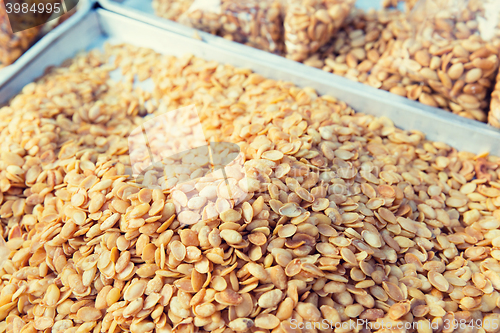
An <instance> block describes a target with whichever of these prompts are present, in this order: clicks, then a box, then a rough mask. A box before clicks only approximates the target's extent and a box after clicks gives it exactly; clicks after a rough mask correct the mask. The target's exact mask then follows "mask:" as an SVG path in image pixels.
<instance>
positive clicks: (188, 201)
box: [129, 105, 249, 224]
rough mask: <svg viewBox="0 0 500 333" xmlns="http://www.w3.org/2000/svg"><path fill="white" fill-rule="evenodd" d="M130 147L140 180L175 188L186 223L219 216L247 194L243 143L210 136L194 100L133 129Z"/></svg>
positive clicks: (148, 183) (174, 193) (175, 195)
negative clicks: (215, 138)
mask: <svg viewBox="0 0 500 333" xmlns="http://www.w3.org/2000/svg"><path fill="white" fill-rule="evenodd" d="M129 151H130V161H131V164H132V172H133V175H134V176H136V177H137V178H136V180H137V182H138V183H142V185H144V186H146V187H148V188H161V189H162V190H170V191H171V193H172V198H173V201H174V205H175V208H176V211H177V214H178V216H179V217H178V218H179V221H180V222H181V223H184V224H194V223H196V222H199V221H201V220H206V219H212V218H216V217H217V216H218V215H219V214H222V213H223V212H225V211H227V210H229V209H232V208H234V206H235V205H237V204H238V203H240V202H242V201H243V200H244V199H245V198H246V197H247V194H248V189H249V186H248V185H247V184H246V181H245V179H246V178H245V176H244V175H245V172H244V166H243V162H244V158H243V155H242V154H241V153H240V148H239V146H238V145H236V144H233V143H228V142H208V141H207V140H206V139H205V135H204V133H203V129H202V126H201V122H200V119H199V117H198V114H197V112H196V108H195V106H194V105H191V106H187V107H184V108H181V109H178V110H175V111H170V112H167V113H165V114H163V115H160V116H157V117H155V118H153V119H152V120H149V121H146V122H145V123H144V124H143V125H141V126H140V127H138V128H136V129H135V130H133V131H132V133H131V135H130V136H129Z"/></svg>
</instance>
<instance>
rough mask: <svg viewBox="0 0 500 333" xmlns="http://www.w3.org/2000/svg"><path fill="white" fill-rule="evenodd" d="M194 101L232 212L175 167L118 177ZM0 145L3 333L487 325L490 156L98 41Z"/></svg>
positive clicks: (481, 328)
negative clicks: (138, 131)
mask: <svg viewBox="0 0 500 333" xmlns="http://www.w3.org/2000/svg"><path fill="white" fill-rule="evenodd" d="M116 68H120V69H121V71H122V73H123V76H124V78H123V79H122V80H121V81H119V82H114V81H112V80H111V79H110V75H109V74H110V72H112V71H114V70H115V69H116ZM136 77H137V78H138V79H139V80H140V81H143V80H146V79H148V78H151V79H152V80H153V82H154V84H155V88H154V90H153V91H152V92H149V91H144V90H142V89H141V88H138V87H136V86H135V85H134V80H135V78H136ZM193 104H194V105H195V107H196V108H197V109H198V116H199V120H200V123H201V125H202V128H203V132H204V135H205V137H206V139H207V140H208V141H209V142H222V143H224V142H226V143H231V144H233V145H237V146H238V147H239V150H240V152H241V154H242V161H241V162H242V163H243V165H244V170H243V172H240V171H238V170H234V169H233V168H232V166H229V165H228V166H227V167H225V168H224V170H225V172H226V173H227V175H228V176H230V177H232V178H234V179H235V180H238V182H237V183H232V185H231V186H234V187H235V188H236V187H240V186H241V184H245V183H246V184H250V185H248V186H247V188H245V189H243V188H242V190H245V191H246V192H247V193H248V196H247V197H246V198H245V199H244V200H242V201H241V202H237V201H234V200H232V199H226V196H225V193H224V192H223V191H224V190H223V189H222V188H220V187H218V186H212V185H213V184H214V183H216V182H217V177H214V178H215V179H214V178H210V177H211V176H210V175H207V176H202V177H201V179H199V182H198V183H197V184H196V185H195V186H184V185H186V184H188V182H189V181H195V180H196V179H195V178H197V177H198V178H199V177H200V174H199V173H197V172H196V171H195V172H187V173H186V172H185V169H184V168H181V169H180V170H177V169H175V170H174V171H175V173H174V174H171V173H170V171H168V170H167V171H165V173H164V174H161V172H159V170H161V168H158V165H156V164H155V165H151V167H150V168H149V167H147V166H141V167H146V168H145V169H144V170H146V173H144V174H142V175H140V176H139V177H133V174H134V173H135V171H134V170H133V169H132V165H131V158H132V157H133V156H131V155H129V153H130V151H129V142H128V138H129V135H130V134H131V133H132V132H133V131H134V129H135V128H137V127H138V126H144V127H145V128H146V127H147V125H146V123H147V122H148V121H151V120H154V119H155V117H161V116H165V114H166V112H167V111H172V110H176V109H180V108H183V107H188V106H191V105H193ZM167 114H168V113H167ZM185 121H186V122H188V123H190V121H189V120H188V119H186V120H185ZM186 125H188V124H186ZM147 128H148V129H152V130H153V129H154V127H151V128H149V127H147ZM160 143H161V142H160ZM167 144H168V142H167ZM153 146H155V144H153ZM0 149H1V151H2V153H1V154H0V222H1V223H0V234H1V236H2V237H0V253H2V257H1V259H2V260H1V262H0V319H1V320H2V321H1V322H0V331H1V332H4V331H6V332H35V331H45V332H49V331H50V332H64V333H67V332H69V333H80V332H109V333H115V332H132V333H146V332H158V333H160V332H161V333H164V332H165V333H166V332H173V331H175V332H215V333H222V332H259V333H271V332H272V333H288V332H294V333H295V332H297V333H299V332H305V331H313V332H316V331H318V330H319V331H321V332H335V333H348V332H365V331H367V330H366V328H365V327H364V326H362V325H361V324H360V322H359V321H358V319H361V320H363V321H366V322H368V323H371V324H377V325H378V327H381V325H382V326H383V327H386V326H388V325H391V326H392V327H393V328H392V329H390V328H380V329H376V330H375V329H374V330H373V331H374V332H378V333H389V332H390V333H401V332H418V333H432V332H437V331H439V332H452V331H453V325H454V323H455V322H457V323H462V322H463V323H467V326H465V325H464V327H463V328H462V327H460V328H459V330H458V331H459V332H464V333H465V332H467V333H469V332H478V333H494V332H496V331H497V329H495V326H496V325H498V321H499V320H500V310H499V309H500V274H499V273H500V263H499V260H500V229H499V228H500V182H499V178H500V168H499V163H500V159H499V158H497V157H494V156H488V155H487V154H483V155H474V154H471V153H467V152H460V151H457V150H456V149H454V148H452V147H450V146H448V145H447V144H445V143H439V142H431V141H428V140H426V139H425V135H424V134H423V133H421V132H418V131H402V130H400V129H397V128H396V127H395V126H394V124H393V123H392V122H391V121H390V120H389V119H387V118H383V117H382V118H376V117H374V116H370V115H365V114H361V113H356V112H354V110H352V109H351V108H350V107H349V106H348V105H346V104H345V103H344V102H342V101H339V100H337V99H335V98H333V97H330V96H319V95H318V94H317V93H316V92H315V91H314V90H313V89H310V88H298V87H296V86H294V85H293V84H291V83H288V82H281V81H274V80H270V79H266V78H265V77H262V76H261V75H258V74H256V73H252V72H251V71H250V70H247V69H242V68H235V67H233V66H230V65H224V64H219V63H217V62H215V61H205V60H203V59H199V58H195V57H193V56H190V55H186V56H184V57H180V58H176V57H173V56H164V55H160V54H157V53H155V52H154V51H152V50H149V49H143V48H138V47H134V46H130V45H116V46H106V47H105V49H104V53H100V51H97V50H94V51H90V52H89V53H85V54H80V55H78V56H77V57H76V58H75V59H73V60H71V61H67V62H66V63H65V66H64V67H60V68H53V69H51V70H50V71H48V72H47V74H46V75H45V76H44V77H42V78H41V79H39V80H38V81H37V82H34V83H30V84H28V85H27V86H25V87H24V88H23V90H22V92H21V93H19V94H18V95H17V96H15V97H14V98H13V99H12V100H11V101H10V102H9V103H8V105H7V106H5V107H3V108H1V109H0ZM221 154H223V152H221ZM228 156H229V155H228ZM200 158H203V156H197V153H196V152H191V153H190V154H187V155H183V162H186V163H189V162H192V163H197V161H199V160H200ZM159 163H160V165H161V164H162V163H165V167H167V166H168V165H170V164H169V163H170V162H169V161H167V160H164V161H160V162H159ZM224 164H225V163H224ZM200 165H201V166H204V165H205V166H206V165H207V164H206V163H205V164H204V163H200ZM167 169H168V168H167ZM159 177H164V179H163V180H160V181H158V180H159ZM243 179H246V180H247V181H246V182H240V181H241V180H243ZM156 185H159V186H156ZM196 186H201V187H196ZM206 188H210V190H209V191H208V190H207V191H205V192H209V194H207V195H206V194H204V190H205V189H206ZM221 191H222V192H221ZM213 195H215V197H217V200H216V201H217V202H216V204H215V210H212V211H213V212H215V214H216V215H215V216H210V215H207V216H204V217H203V218H202V219H201V220H197V222H196V221H194V220H193V218H192V217H193V216H194V215H195V214H198V215H200V214H201V215H203V213H204V212H205V209H203V211H201V208H200V207H201V206H199V205H197V204H196V203H197V202H198V201H200V200H203V198H209V197H212V196H213ZM178 208H181V209H182V212H181V213H180V214H177V212H178ZM185 212H187V213H185ZM181 215H183V216H181ZM193 221H194V223H193ZM325 323H326V324H327V327H325V326H324V324H325ZM406 323H410V324H411V323H417V324H418V325H413V326H412V327H415V328H413V329H404V328H403V329H396V328H395V327H396V326H398V325H403V326H402V327H406V326H405V324H406ZM471 323H472V324H471ZM300 327H302V328H304V327H312V328H308V329H306V328H304V329H301V328H300ZM317 327H321V329H318V328H317ZM433 327H436V329H435V330H434V329H433ZM450 327H451V328H450Z"/></svg>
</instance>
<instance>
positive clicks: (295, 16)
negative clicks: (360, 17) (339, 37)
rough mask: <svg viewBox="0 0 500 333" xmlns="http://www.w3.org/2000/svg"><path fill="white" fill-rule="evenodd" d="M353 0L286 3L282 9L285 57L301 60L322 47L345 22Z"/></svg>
mask: <svg viewBox="0 0 500 333" xmlns="http://www.w3.org/2000/svg"><path fill="white" fill-rule="evenodd" d="M354 3H355V0H288V1H287V4H286V8H285V12H286V14H285V19H284V27H285V46H286V57H287V58H289V59H292V60H295V61H303V60H305V59H307V58H308V57H309V56H310V55H311V54H314V53H315V52H316V51H318V49H319V48H320V47H321V46H323V45H325V44H326V43H327V42H328V41H329V40H330V39H331V38H332V37H333V36H335V33H336V32H337V31H338V29H339V28H340V27H341V26H342V24H343V23H344V20H345V19H346V18H347V16H348V15H349V13H350V12H351V10H352V8H353V7H354Z"/></svg>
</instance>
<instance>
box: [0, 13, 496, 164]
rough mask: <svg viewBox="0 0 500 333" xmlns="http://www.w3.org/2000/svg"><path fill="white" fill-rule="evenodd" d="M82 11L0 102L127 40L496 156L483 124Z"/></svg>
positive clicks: (286, 63)
mask: <svg viewBox="0 0 500 333" xmlns="http://www.w3.org/2000/svg"><path fill="white" fill-rule="evenodd" d="M81 14H82V13H80V15H78V16H75V17H74V19H73V20H72V22H71V24H66V25H65V26H64V27H62V26H61V28H63V29H56V30H54V31H53V33H52V36H51V38H50V40H46V41H45V44H44V45H45V47H44V48H41V47H37V48H36V51H38V53H37V54H35V53H34V51H35V49H34V50H33V52H30V54H29V55H30V57H31V58H29V59H28V58H27V57H26V59H25V62H26V65H25V66H24V67H22V68H18V70H17V71H15V72H14V73H11V75H10V77H9V78H7V79H6V80H4V81H5V82H4V83H3V84H2V85H0V105H2V104H3V103H6V102H7V101H8V100H9V98H11V97H13V96H14V95H15V94H16V93H18V92H19V91H20V90H21V89H22V87H23V86H25V85H26V84H28V83H29V82H32V81H33V80H35V79H36V78H37V77H39V76H40V75H42V74H43V71H44V69H45V68H46V67H47V66H51V65H59V64H61V63H62V62H63V61H64V60H65V59H67V58H69V57H72V56H74V55H75V54H76V53H77V52H79V51H82V50H88V49H92V48H96V47H102V45H103V43H104V42H106V41H108V42H110V43H123V42H126V43H130V44H134V45H137V46H142V47H149V48H151V49H153V50H155V51H157V52H160V53H163V54H170V55H175V56H181V55H183V54H186V53H191V54H193V55H195V56H198V57H201V58H204V59H207V60H216V61H218V62H221V63H227V64H231V65H233V66H237V67H245V68H250V69H252V70H253V71H255V72H257V73H260V74H262V75H264V76H265V77H268V78H272V79H276V80H285V81H289V82H293V83H295V84H297V85H298V86H301V87H306V86H308V87H312V88H314V89H316V90H317V91H318V92H319V93H320V94H328V95H331V96H334V97H337V98H339V99H340V100H343V101H345V102H347V103H348V104H349V105H350V106H352V107H353V108H354V109H355V110H357V111H359V112H364V113H367V114H372V115H376V116H386V117H388V118H390V119H392V120H393V121H394V123H395V124H396V126H398V127H400V128H403V129H406V130H419V131H422V132H423V133H425V134H427V137H428V138H429V139H431V140H434V141H441V142H445V143H447V144H449V145H451V146H453V147H455V148H457V149H459V150H465V151H470V152H473V153H484V152H490V153H492V154H495V155H498V156H500V144H499V143H500V132H499V131H497V130H495V129H493V128H492V127H489V126H487V125H486V124H482V123H478V122H476V121H472V120H469V119H466V118H462V117H459V116H457V115H454V114H452V113H449V112H446V111H443V110H439V109H436V108H431V107H427V106H425V105H422V104H420V103H418V102H414V101H410V100H408V99H406V98H403V97H400V96H396V95H394V94H391V93H388V92H385V91H381V90H377V89H375V88H372V87H369V86H367V85H364V84H361V83H358V82H353V81H350V80H348V79H346V78H343V77H340V76H336V75H332V74H330V73H327V72H324V71H322V70H320V69H316V68H312V67H307V66H305V65H303V64H300V63H297V62H294V61H291V60H287V59H284V58H282V57H279V56H275V55H272V54H269V53H267V52H263V51H260V50H257V49H253V48H251V47H247V46H244V45H240V44H236V43H230V44H231V48H223V47H219V46H218V45H217V43H213V44H212V43H210V42H206V41H200V40H197V39H193V38H189V37H186V36H185V34H179V33H175V32H172V31H168V30H166V29H162V28H160V27H158V26H154V25H152V24H148V23H145V22H141V21H138V20H134V19H132V18H130V17H126V16H123V15H120V14H118V13H114V12H110V11H108V10H105V9H102V8H93V9H91V10H89V11H88V12H87V13H86V14H85V15H81Z"/></svg>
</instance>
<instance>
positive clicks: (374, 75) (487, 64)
mask: <svg viewBox="0 0 500 333" xmlns="http://www.w3.org/2000/svg"><path fill="white" fill-rule="evenodd" d="M156 1H161V0H156ZM444 1H445V2H446V3H449V1H448V0H444ZM397 2H398V1H382V6H383V7H396V6H397ZM404 2H405V6H406V8H407V13H406V14H404V13H402V12H400V11H398V10H395V9H392V8H391V9H382V10H379V11H377V12H375V11H374V10H370V11H368V12H364V11H362V10H359V9H353V8H352V7H353V3H351V2H349V1H339V0H337V1H319V0H317V1H316V0H314V1H311V0H307V1H299V0H289V1H287V2H286V3H285V4H283V5H282V12H283V14H282V16H283V21H284V22H283V25H284V28H283V29H282V33H284V36H283V38H282V40H280V38H279V37H278V31H279V30H280V29H279V28H278V23H276V24H275V25H274V27H275V28H276V29H274V31H276V35H275V37H273V38H271V39H272V40H275V41H278V40H280V42H277V43H276V44H275V45H279V46H278V47H277V48H272V52H274V53H277V54H280V53H281V51H283V50H285V53H281V54H283V55H284V56H286V57H287V58H290V59H293V60H296V61H301V62H303V63H304V64H306V65H309V66H313V67H317V68H321V69H323V70H325V71H328V72H332V73H334V74H337V75H342V76H344V77H347V78H349V79H351V80H354V81H358V82H362V83H366V84H368V85H370V86H373V87H376V88H380V89H384V90H387V91H390V92H392V93H395V94H397V95H400V96H404V97H407V98H409V99H412V100H417V101H419V102H421V103H423V104H426V105H429V106H433V107H438V108H441V109H444V110H448V111H451V112H453V113H455V114H458V115H460V116H463V117H466V118H469V119H474V120H478V121H481V122H486V121H488V110H489V109H492V110H493V109H494V108H493V106H492V104H490V101H489V96H490V93H491V90H492V89H493V87H494V85H495V76H496V73H497V72H498V65H499V60H498V49H499V48H500V42H499V41H500V39H499V38H495V39H493V40H492V41H488V42H485V41H483V40H482V39H481V38H480V37H479V36H478V35H477V34H475V33H476V32H477V31H478V21H477V19H476V17H478V16H482V15H484V9H482V8H481V7H480V4H481V2H480V1H478V0H471V1H469V2H468V3H467V6H468V7H467V8H466V10H464V11H463V12H462V13H460V17H458V19H457V18H455V21H453V22H452V23H453V24H451V23H450V22H445V21H444V20H443V19H437V18H436V19H427V20H426V21H425V24H426V26H425V29H423V28H422V29H423V30H425V32H424V33H423V34H424V35H423V36H424V37H425V38H423V39H424V40H421V39H420V40H415V39H414V38H413V34H414V30H413V26H417V25H418V24H417V23H418V22H420V23H422V18H423V17H425V18H428V16H429V15H428V12H429V9H427V8H426V6H425V5H426V1H421V3H420V4H419V7H418V8H415V10H413V11H411V10H412V9H413V8H414V6H415V4H416V3H417V1H415V0H407V1H404ZM428 2H429V3H430V1H428ZM440 2H443V0H437V3H440ZM271 3H273V4H275V5H276V7H279V5H278V2H275V1H271ZM426 9H427V10H426ZM452 9H456V8H454V7H452ZM447 10H449V7H447ZM430 11H431V12H433V10H430ZM436 11H437V10H436ZM196 13H197V14H196ZM194 14H196V15H195V17H196V20H197V21H196V22H203V16H202V13H201V12H200V11H195V12H193V15H194ZM348 14H349V15H348ZM190 15H191V14H190ZM208 15H211V14H210V13H209V14H208ZM430 16H431V17H444V16H445V15H444V10H442V11H441V12H440V13H439V14H435V15H434V16H432V15H430ZM448 16H449V15H448ZM225 21H227V19H226V20H225ZM210 22H212V23H214V24H215V25H214V24H208V25H207V24H206V23H203V24H201V25H202V26H207V27H215V28H208V29H206V28H205V30H207V31H211V32H214V33H216V32H217V31H219V30H220V24H221V23H220V22H221V20H220V17H214V18H213V20H210ZM234 22H235V23H236V21H234ZM415 22H417V23H415ZM240 24H241V22H240ZM412 24H413V26H412ZM191 25H192V26H195V27H198V28H200V25H199V24H198V25H197V23H195V24H191ZM232 26H233V27H234V29H237V27H238V26H239V25H238V24H235V25H232ZM234 29H233V30H234ZM264 30H265V31H268V30H269V29H264ZM432 33H439V34H440V37H444V39H443V40H440V41H437V40H436V39H435V38H434V37H435V36H432ZM450 33H451V35H450ZM261 34H262V36H263V38H264V39H268V38H266V37H265V36H268V35H269V33H261ZM222 35H224V36H225V37H226V38H228V39H230V40H236V41H241V40H243V42H244V43H245V40H246V39H245V38H243V39H241V38H235V37H234V35H232V34H231V33H224V34H222ZM496 37H500V36H496ZM283 42H284V45H283ZM246 43H247V44H248V45H252V46H254V47H257V48H260V49H264V50H269V49H270V47H269V44H268V43H266V42H264V44H263V43H262V42H258V43H248V42H246ZM262 45H263V47H262ZM273 45H274V44H273ZM491 103H494V100H492V102H491ZM495 114H496V113H495V112H494V111H492V112H491V113H490V116H489V119H490V120H489V121H488V122H489V124H491V125H493V126H495V127H499V123H500V121H499V120H500V119H499V118H498V117H497V116H495ZM495 119H496V121H495Z"/></svg>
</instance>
